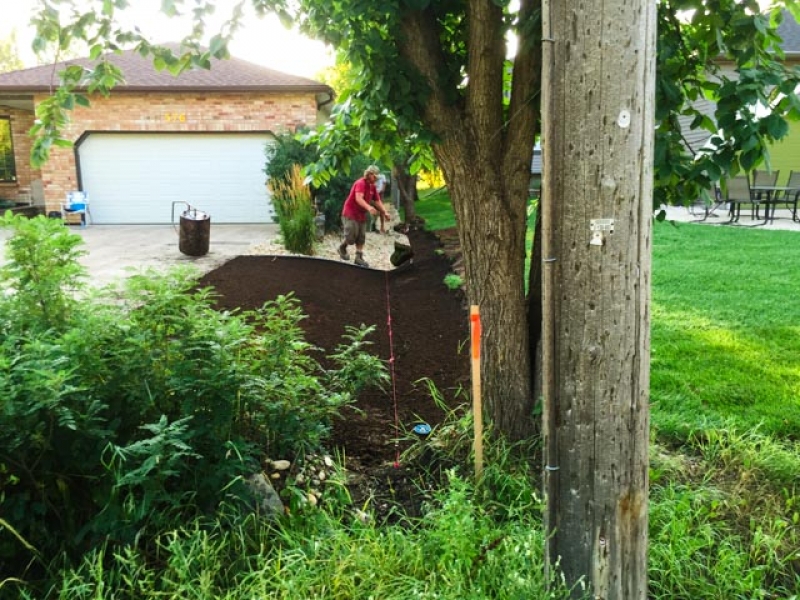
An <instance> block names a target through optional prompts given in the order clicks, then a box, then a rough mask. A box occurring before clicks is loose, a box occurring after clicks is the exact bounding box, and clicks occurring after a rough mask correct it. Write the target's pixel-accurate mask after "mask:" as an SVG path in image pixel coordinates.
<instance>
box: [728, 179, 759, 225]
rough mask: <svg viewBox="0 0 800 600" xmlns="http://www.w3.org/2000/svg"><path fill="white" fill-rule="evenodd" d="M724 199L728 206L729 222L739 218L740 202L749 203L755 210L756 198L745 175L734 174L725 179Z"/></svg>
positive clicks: (734, 221)
mask: <svg viewBox="0 0 800 600" xmlns="http://www.w3.org/2000/svg"><path fill="white" fill-rule="evenodd" d="M725 200H726V202H728V205H729V207H730V208H729V210H730V214H731V220H730V222H731V223H736V222H737V221H738V220H739V215H740V213H741V210H742V204H749V205H750V206H751V208H753V209H754V210H755V206H756V204H758V199H757V198H755V197H754V196H753V193H752V191H751V189H750V179H749V178H748V177H747V175H736V176H734V177H731V178H729V179H728V180H727V181H726V185H725Z"/></svg>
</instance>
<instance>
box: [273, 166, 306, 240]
mask: <svg viewBox="0 0 800 600" xmlns="http://www.w3.org/2000/svg"><path fill="white" fill-rule="evenodd" d="M268 187H269V191H270V193H271V194H272V203H273V205H274V206H275V212H276V213H277V215H278V226H279V227H280V230H281V235H282V236H283V244H284V246H286V249H287V250H289V251H290V252H294V253H296V254H306V255H311V254H313V253H314V240H315V239H316V229H315V225H314V217H315V215H316V210H315V209H314V204H313V203H312V201H311V192H310V191H309V189H308V186H307V185H305V183H303V176H302V174H301V167H300V165H293V166H292V168H291V169H290V170H289V172H288V173H287V174H286V175H284V176H283V177H280V178H275V179H270V180H269V184H268Z"/></svg>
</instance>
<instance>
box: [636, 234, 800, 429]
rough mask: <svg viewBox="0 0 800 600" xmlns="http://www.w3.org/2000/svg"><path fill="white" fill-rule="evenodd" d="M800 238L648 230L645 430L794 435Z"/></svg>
mask: <svg viewBox="0 0 800 600" xmlns="http://www.w3.org/2000/svg"><path fill="white" fill-rule="evenodd" d="M798 294H800V236H798V234H797V233H796V232H791V231H764V230H745V229H737V228H725V227H709V226H702V225H691V224H684V225H679V226H673V225H670V224H667V223H661V224H656V227H655V231H654V235H653V305H652V358H651V361H652V362H651V371H652V374H651V399H652V403H653V405H652V415H653V424H654V426H655V427H656V429H658V430H662V431H663V432H664V433H666V434H678V433H679V432H683V433H682V434H680V435H679V437H685V435H686V432H688V431H689V430H691V429H693V428H696V427H698V425H699V426H702V427H709V426H720V424H722V423H727V424H728V425H731V424H733V425H734V426H736V427H738V428H741V429H751V428H753V427H756V426H758V427H759V428H760V429H761V431H762V432H764V433H766V434H768V435H775V436H778V437H782V438H788V439H793V440H798V439H800V302H798V300H797V299H798V297H799V296H798Z"/></svg>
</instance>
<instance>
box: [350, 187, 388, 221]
mask: <svg viewBox="0 0 800 600" xmlns="http://www.w3.org/2000/svg"><path fill="white" fill-rule="evenodd" d="M356 204H358V205H359V206H360V207H361V208H363V209H364V210H366V211H368V212H369V214H371V215H372V216H373V217H374V216H375V215H377V214H378V210H377V209H375V208H374V207H372V206H370V204H369V202H367V201H366V200H365V199H364V192H359V191H356ZM381 206H383V205H381Z"/></svg>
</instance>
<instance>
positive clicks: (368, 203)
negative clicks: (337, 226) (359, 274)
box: [339, 165, 389, 267]
mask: <svg viewBox="0 0 800 600" xmlns="http://www.w3.org/2000/svg"><path fill="white" fill-rule="evenodd" d="M380 174H381V172H380V169H378V167H376V166H375V165H372V166H371V167H367V170H366V171H364V177H362V178H361V179H359V180H358V181H356V182H355V183H354V184H353V187H352V188H351V189H350V194H349V195H348V196H347V200H345V202H344V206H343V207H342V227H343V228H344V242H342V245H341V246H339V256H340V257H341V259H342V260H350V255H349V254H348V253H347V247H348V246H351V245H353V244H355V245H356V259H355V261H353V262H354V263H355V264H357V265H358V266H360V267H368V266H369V264H368V263H367V261H365V260H364V254H363V250H364V242H365V241H366V239H367V213H369V214H371V215H372V216H373V217H374V216H377V215H381V217H382V218H383V219H385V220H387V221H388V220H389V214H388V213H387V212H386V208H384V206H383V202H381V195H380V194H379V193H378V190H377V189H376V188H375V182H376V181H377V179H378V176H379V175H380Z"/></svg>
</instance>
